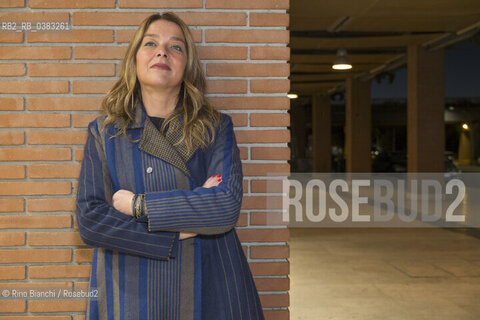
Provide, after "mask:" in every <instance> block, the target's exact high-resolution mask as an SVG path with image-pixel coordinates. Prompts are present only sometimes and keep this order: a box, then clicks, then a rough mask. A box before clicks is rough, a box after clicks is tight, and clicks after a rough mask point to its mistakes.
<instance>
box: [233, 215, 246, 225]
mask: <svg viewBox="0 0 480 320" xmlns="http://www.w3.org/2000/svg"><path fill="white" fill-rule="evenodd" d="M235 226H237V227H246V226H248V214H247V213H240V216H239V217H238V221H237V224H236V225H235Z"/></svg>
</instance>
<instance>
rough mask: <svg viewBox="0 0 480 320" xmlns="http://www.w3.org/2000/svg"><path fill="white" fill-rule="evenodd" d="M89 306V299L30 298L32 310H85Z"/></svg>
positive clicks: (29, 304) (29, 302)
mask: <svg viewBox="0 0 480 320" xmlns="http://www.w3.org/2000/svg"><path fill="white" fill-rule="evenodd" d="M86 306H87V300H58V299H57V300H54V301H49V300H29V301H28V310H29V311H30V312H83V311H85V309H86Z"/></svg>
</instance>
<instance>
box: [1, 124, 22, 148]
mask: <svg viewBox="0 0 480 320" xmlns="http://www.w3.org/2000/svg"><path fill="white" fill-rule="evenodd" d="M0 127H1V125H0ZM0 141H1V142H0V143H1V145H3V146H6V145H19V144H24V143H25V133H24V132H23V131H22V132H19V131H14V132H8V131H6V132H0Z"/></svg>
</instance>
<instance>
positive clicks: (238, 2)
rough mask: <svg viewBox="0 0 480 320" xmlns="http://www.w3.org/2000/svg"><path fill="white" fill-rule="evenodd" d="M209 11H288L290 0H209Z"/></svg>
mask: <svg viewBox="0 0 480 320" xmlns="http://www.w3.org/2000/svg"><path fill="white" fill-rule="evenodd" d="M205 7H206V8H207V9H288V8H289V1H288V0H230V1H224V0H207V2H206V5H205Z"/></svg>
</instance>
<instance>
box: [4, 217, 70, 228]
mask: <svg viewBox="0 0 480 320" xmlns="http://www.w3.org/2000/svg"><path fill="white" fill-rule="evenodd" d="M71 227H72V217H71V216H70V215H35V216H17V215H12V216H6V215H2V216H0V229H58V228H71Z"/></svg>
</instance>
